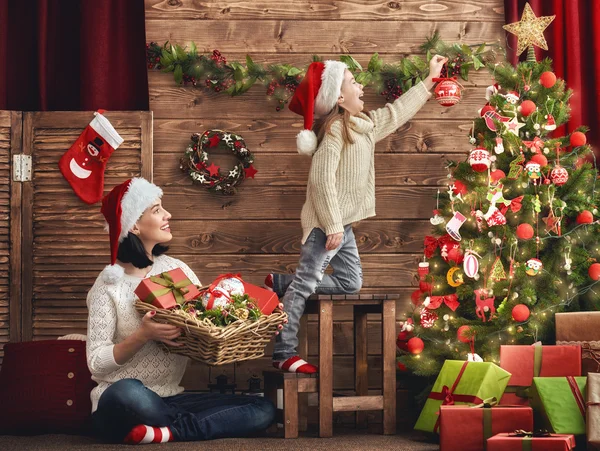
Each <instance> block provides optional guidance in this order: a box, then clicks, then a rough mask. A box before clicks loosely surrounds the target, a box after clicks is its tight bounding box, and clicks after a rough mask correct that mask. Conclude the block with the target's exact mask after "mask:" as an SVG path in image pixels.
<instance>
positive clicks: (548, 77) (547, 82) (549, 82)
mask: <svg viewBox="0 0 600 451" xmlns="http://www.w3.org/2000/svg"><path fill="white" fill-rule="evenodd" d="M555 83H556V75H554V72H550V71H548V72H544V73H543V74H542V75H540V84H541V85H542V86H543V87H544V88H551V87H552V86H554V84H555Z"/></svg>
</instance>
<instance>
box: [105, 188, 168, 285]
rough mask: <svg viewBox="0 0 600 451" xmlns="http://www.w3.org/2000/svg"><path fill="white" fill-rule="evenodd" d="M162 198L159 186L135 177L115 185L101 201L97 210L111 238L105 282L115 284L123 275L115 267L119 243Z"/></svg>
mask: <svg viewBox="0 0 600 451" xmlns="http://www.w3.org/2000/svg"><path fill="white" fill-rule="evenodd" d="M162 195H163V192H162V190H161V189H160V188H159V187H158V186H156V185H155V184H153V183H150V182H149V181H147V180H146V179H143V178H141V177H136V178H132V179H129V180H126V181H125V182H123V183H121V184H120V185H117V186H115V187H114V188H113V189H112V190H111V191H110V193H108V194H107V195H106V196H104V199H102V207H101V209H100V211H101V212H102V214H103V215H104V219H105V220H106V223H105V229H107V230H108V233H109V237H110V266H107V267H106V268H105V269H104V273H103V275H104V278H105V280H106V281H113V282H114V281H115V280H117V279H119V278H120V277H121V276H122V275H123V268H122V267H121V266H120V265H115V262H116V261H117V251H118V250H119V244H120V243H121V242H122V241H123V240H124V239H125V238H126V237H127V235H128V234H129V231H130V230H131V229H132V228H133V226H134V225H135V223H136V222H137V221H138V219H140V217H141V216H142V214H143V213H144V211H146V209H147V208H150V207H151V206H152V204H153V202H155V201H156V200H157V199H160V198H161V197H162Z"/></svg>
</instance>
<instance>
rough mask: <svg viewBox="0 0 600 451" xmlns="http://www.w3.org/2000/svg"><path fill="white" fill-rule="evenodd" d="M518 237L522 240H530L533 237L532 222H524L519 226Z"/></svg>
mask: <svg viewBox="0 0 600 451" xmlns="http://www.w3.org/2000/svg"><path fill="white" fill-rule="evenodd" d="M517 237H518V238H519V239H521V240H530V239H532V238H533V227H532V226H531V225H530V224H527V223H523V224H519V225H518V227H517Z"/></svg>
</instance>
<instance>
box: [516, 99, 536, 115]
mask: <svg viewBox="0 0 600 451" xmlns="http://www.w3.org/2000/svg"><path fill="white" fill-rule="evenodd" d="M535 109H536V106H535V103H533V102H532V101H531V100H524V101H523V103H521V105H520V106H519V111H520V113H521V115H522V116H524V117H527V116H529V115H530V114H531V113H533V112H534V111H535Z"/></svg>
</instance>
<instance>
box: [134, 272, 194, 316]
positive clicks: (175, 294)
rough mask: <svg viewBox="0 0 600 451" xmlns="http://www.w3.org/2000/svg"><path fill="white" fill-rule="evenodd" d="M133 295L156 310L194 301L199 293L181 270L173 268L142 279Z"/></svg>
mask: <svg viewBox="0 0 600 451" xmlns="http://www.w3.org/2000/svg"><path fill="white" fill-rule="evenodd" d="M135 294H136V295H137V297H139V298H140V299H141V300H142V301H144V302H147V303H148V304H152V305H153V306H155V307H157V308H162V309H169V308H173V307H175V306H176V305H178V304H179V305H181V304H183V303H184V302H187V301H191V300H192V299H195V298H196V297H197V296H198V295H199V294H200V291H198V288H197V287H196V285H194V284H193V283H192V281H191V280H190V279H188V277H187V276H186V275H185V273H184V272H183V270H182V269H181V268H175V269H172V270H170V271H167V272H163V273H162V274H159V275H157V276H152V277H148V278H147V279H143V280H142V281H141V282H140V284H139V285H138V286H137V288H136V289H135Z"/></svg>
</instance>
